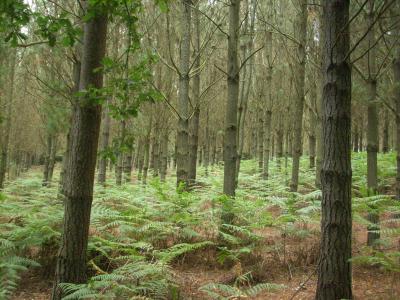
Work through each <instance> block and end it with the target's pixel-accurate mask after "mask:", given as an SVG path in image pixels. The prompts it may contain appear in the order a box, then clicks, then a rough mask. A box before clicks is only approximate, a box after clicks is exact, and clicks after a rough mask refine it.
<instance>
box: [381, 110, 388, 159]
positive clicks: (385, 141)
mask: <svg viewBox="0 0 400 300" xmlns="http://www.w3.org/2000/svg"><path fill="white" fill-rule="evenodd" d="M382 152H383V153H388V152H389V114H388V110H387V109H385V110H384V115H383V134H382Z"/></svg>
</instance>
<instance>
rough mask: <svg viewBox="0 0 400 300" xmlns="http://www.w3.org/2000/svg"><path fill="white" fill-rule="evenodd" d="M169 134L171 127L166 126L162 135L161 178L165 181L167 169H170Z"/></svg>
mask: <svg viewBox="0 0 400 300" xmlns="http://www.w3.org/2000/svg"><path fill="white" fill-rule="evenodd" d="M168 136H169V129H168V128H165V129H164V131H163V133H162V135H161V145H160V146H161V147H160V150H161V151H160V156H161V160H160V180H161V181H162V182H165V179H166V177H167V169H168Z"/></svg>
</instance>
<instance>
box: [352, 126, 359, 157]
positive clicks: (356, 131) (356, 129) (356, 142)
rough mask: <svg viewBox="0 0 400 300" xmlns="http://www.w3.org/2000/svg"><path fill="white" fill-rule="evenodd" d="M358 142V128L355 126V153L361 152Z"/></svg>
mask: <svg viewBox="0 0 400 300" xmlns="http://www.w3.org/2000/svg"><path fill="white" fill-rule="evenodd" d="M358 141H359V136H358V126H357V124H355V125H354V133H353V151H354V152H358V151H359V146H358Z"/></svg>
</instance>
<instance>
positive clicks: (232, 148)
mask: <svg viewBox="0 0 400 300" xmlns="http://www.w3.org/2000/svg"><path fill="white" fill-rule="evenodd" d="M239 13H240V0H231V1H230V5H229V33H228V34H229V35H228V62H227V66H228V72H227V73H228V77H227V84H228V93H227V96H228V98H227V102H226V112H225V136H224V194H225V195H227V196H231V197H232V196H235V189H236V159H237V155H238V154H237V130H238V128H237V124H238V123H237V119H238V117H237V106H238V100H239V63H238V43H239V32H238V31H239Z"/></svg>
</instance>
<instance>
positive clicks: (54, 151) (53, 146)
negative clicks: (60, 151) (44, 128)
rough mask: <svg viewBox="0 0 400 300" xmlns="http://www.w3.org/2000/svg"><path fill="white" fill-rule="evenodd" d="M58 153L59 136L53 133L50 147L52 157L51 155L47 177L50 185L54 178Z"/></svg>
mask: <svg viewBox="0 0 400 300" xmlns="http://www.w3.org/2000/svg"><path fill="white" fill-rule="evenodd" d="M56 154H57V137H56V136H54V135H53V138H52V142H51V149H50V157H49V172H48V177H47V186H50V184H51V181H52V180H53V173H54V167H55V164H56Z"/></svg>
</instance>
